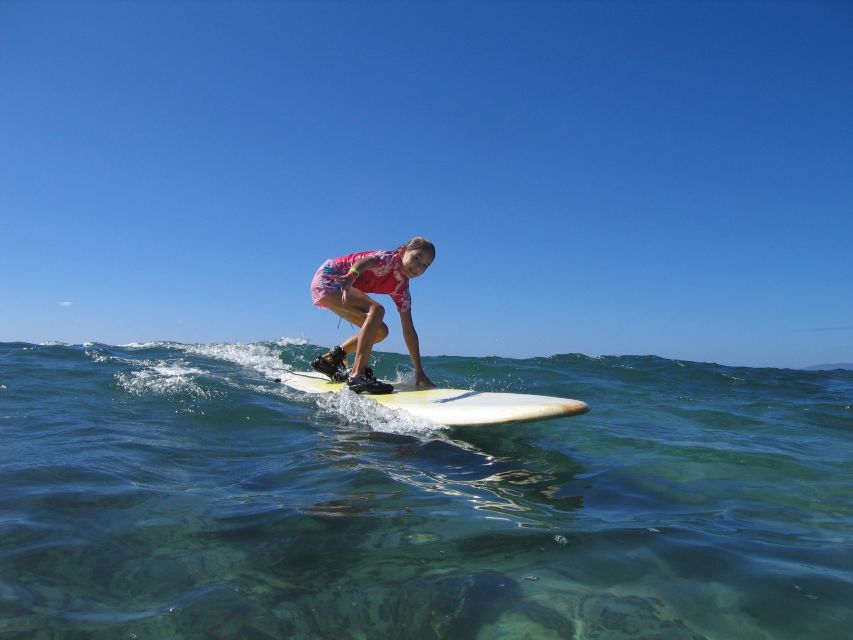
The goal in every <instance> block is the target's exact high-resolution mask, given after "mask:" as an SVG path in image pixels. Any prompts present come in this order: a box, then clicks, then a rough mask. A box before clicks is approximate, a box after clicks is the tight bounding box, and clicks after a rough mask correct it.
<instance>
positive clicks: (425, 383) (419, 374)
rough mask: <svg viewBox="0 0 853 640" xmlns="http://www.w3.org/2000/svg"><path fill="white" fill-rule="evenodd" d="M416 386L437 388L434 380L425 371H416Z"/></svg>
mask: <svg viewBox="0 0 853 640" xmlns="http://www.w3.org/2000/svg"><path fill="white" fill-rule="evenodd" d="M415 386H416V387H426V388H427V389H435V385H434V384H433V382H432V380H430V379H429V378H428V377H427V374H425V373H424V372H423V371H416V372H415Z"/></svg>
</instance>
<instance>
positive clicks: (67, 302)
mask: <svg viewBox="0 0 853 640" xmlns="http://www.w3.org/2000/svg"><path fill="white" fill-rule="evenodd" d="M72 304H74V303H73V302H71V301H70V300H62V301H61V302H59V306H60V307H70V306H71V305H72Z"/></svg>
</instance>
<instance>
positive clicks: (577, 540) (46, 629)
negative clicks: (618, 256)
mask: <svg viewBox="0 0 853 640" xmlns="http://www.w3.org/2000/svg"><path fill="white" fill-rule="evenodd" d="M319 350H320V349H319V348H318V347H316V346H313V345H310V344H305V342H304V341H300V340H287V339H282V340H279V341H272V342H263V343H256V344H178V343H170V342H158V343H150V344H131V345H125V346H111V345H105V344H85V345H65V344H43V345H34V344H24V343H2V344H0V474H2V480H0V638H2V639H3V640H5V639H7V638H22V639H23V638H26V639H28V640H29V639H66V638H68V639H77V638H80V639H84V638H85V639H101V638H104V639H106V638H109V639H111V640H114V639H140V640H142V639H158V640H161V639H170V638H181V639H195V638H198V639H211V638H228V639H232V638H233V639H238V638H242V639H261V638H269V639H272V638H295V639H303V638H304V639H311V638H330V639H332V638H333V639H335V640H341V639H344V640H346V639H373V638H376V639H394V638H401V639H413V640H417V639H457V638H458V639H466V640H467V639H473V640H498V639H501V640H503V639H525V638H527V639H535V640H549V639H558V638H573V639H575V638H576V639H581V638H583V639H626V640H627V639H629V638H632V639H633V638H665V639H668V638H673V639H682V638H683V639H688V638H689V639H697V638H717V639H725V640H729V639H741V638H743V639H802V638H809V639H812V638H816V639H822V640H826V639H830V640H831V639H836V638H837V639H843V638H850V637H851V629H853V604H851V603H853V464H851V462H852V461H853V411H851V406H853V372H850V371H841V370H837V371H799V370H781V369H758V368H733V367H726V366H721V365H717V364H705V363H697V362H687V361H676V360H667V359H662V358H658V357H653V356H645V357H599V358H592V357H587V356H583V355H577V354H570V355H555V356H552V357H542V358H531V359H505V358H498V357H491V358H467V357H446V356H441V357H428V358H425V359H424V361H425V368H426V370H427V372H428V374H429V375H430V377H431V378H432V379H433V381H434V382H436V383H437V384H439V385H441V386H453V387H462V388H470V389H476V390H481V391H513V392H521V393H535V394H542V395H556V396H563V397H570V398H577V399H580V400H584V401H586V402H587V403H588V404H589V405H590V409H591V411H590V413H588V414H585V415H582V416H577V417H573V418H561V419H557V420H548V421H543V422H537V423H528V424H523V425H505V426H498V427H479V428H474V427H470V428H458V429H446V428H441V427H438V426H436V425H432V424H429V423H425V422H423V421H418V420H414V419H407V418H405V417H403V416H400V415H397V414H395V413H394V412H391V411H389V410H387V409H382V408H380V407H379V406H378V405H376V404H375V403H373V402H371V401H370V400H369V399H365V398H362V397H359V396H355V395H354V394H351V393H349V392H346V393H344V394H338V395H334V394H331V395H324V396H311V395H306V394H302V393H299V392H296V391H292V390H289V389H287V388H286V387H283V386H282V385H281V384H277V383H276V382H275V378H277V377H280V376H281V375H282V373H284V372H286V371H287V370H290V369H306V368H307V367H308V362H310V360H311V359H312V358H313V357H314V356H315V355H316V354H317V353H318V352H319ZM408 366H409V361H408V357H407V356H404V355H397V354H390V353H377V354H375V369H376V372H377V375H380V376H383V377H386V378H391V379H397V380H405V379H407V377H410V376H411V372H410V370H409V368H408Z"/></svg>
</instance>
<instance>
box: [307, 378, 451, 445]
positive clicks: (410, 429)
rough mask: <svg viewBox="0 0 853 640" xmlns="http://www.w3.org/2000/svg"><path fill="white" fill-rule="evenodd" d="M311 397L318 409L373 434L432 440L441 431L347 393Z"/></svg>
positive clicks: (432, 425)
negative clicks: (390, 434)
mask: <svg viewBox="0 0 853 640" xmlns="http://www.w3.org/2000/svg"><path fill="white" fill-rule="evenodd" d="M313 397H314V398H315V400H316V402H317V406H319V407H320V409H322V410H325V411H328V412H330V413H334V414H337V415H339V416H341V417H343V418H344V419H345V420H346V421H347V422H350V423H357V424H366V425H367V426H369V427H370V429H371V430H373V431H380V432H382V433H398V434H402V435H417V436H432V435H435V434H436V433H438V432H439V431H441V430H442V429H443V428H444V427H442V426H441V425H439V424H436V423H434V422H431V421H429V420H426V419H425V418H420V417H417V416H413V415H411V414H409V413H406V412H404V411H395V410H394V409H389V408H388V407H385V406H383V405H381V404H379V403H377V402H375V401H373V400H371V399H370V398H366V397H364V396H360V395H359V394H357V393H353V392H352V391H350V390H349V389H344V390H343V391H341V392H340V393H319V394H316V395H314V396H313Z"/></svg>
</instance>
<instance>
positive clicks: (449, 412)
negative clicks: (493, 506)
mask: <svg viewBox="0 0 853 640" xmlns="http://www.w3.org/2000/svg"><path fill="white" fill-rule="evenodd" d="M281 382H282V384H284V385H286V386H288V387H290V388H291V389H296V390H298V391H304V392H305V393H340V392H341V391H343V390H344V386H345V385H344V383H342V382H331V381H330V380H329V379H328V378H327V377H326V376H324V375H323V374H321V373H317V372H315V371H291V372H288V373H287V374H286V375H285V376H284V377H282V379H281ZM362 397H364V398H369V399H371V400H373V401H375V402H377V403H379V404H381V405H383V406H385V407H388V408H390V409H395V410H399V411H404V412H406V413H409V414H411V415H413V416H417V417H419V418H424V419H426V420H429V421H431V422H435V423H436V424H441V425H445V426H450V427H461V426H489V425H499V424H510V423H517V422H534V421H537V420H548V419H550V418H561V417H566V416H575V415H579V414H582V413H586V412H587V411H589V407H588V406H587V405H586V403H585V402H582V401H580V400H572V399H570V398H557V397H553V396H537V395H529V394H525V393H500V392H492V391H472V390H471V389H419V388H416V387H412V386H405V385H395V386H394V392H393V393H389V394H384V395H367V394H362Z"/></svg>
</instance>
